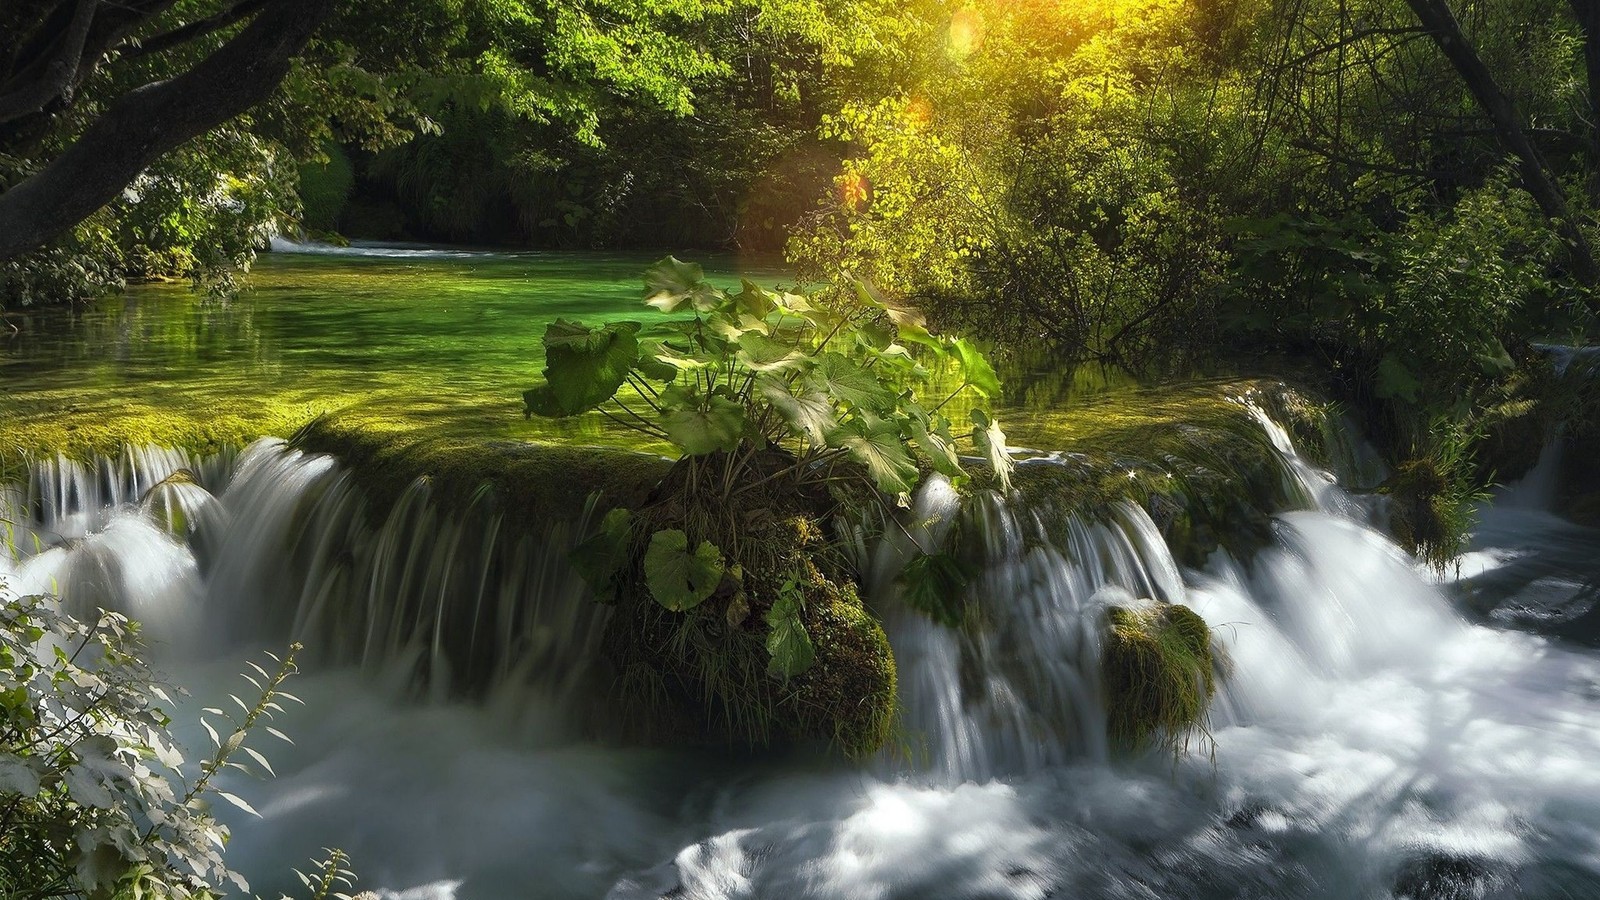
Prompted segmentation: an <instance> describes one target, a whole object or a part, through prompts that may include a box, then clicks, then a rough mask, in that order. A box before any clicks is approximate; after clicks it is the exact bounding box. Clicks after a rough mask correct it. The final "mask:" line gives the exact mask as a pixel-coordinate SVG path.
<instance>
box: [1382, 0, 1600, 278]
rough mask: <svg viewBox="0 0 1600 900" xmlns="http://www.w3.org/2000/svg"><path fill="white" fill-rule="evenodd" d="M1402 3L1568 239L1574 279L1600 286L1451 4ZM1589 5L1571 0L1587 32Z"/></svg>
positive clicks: (1588, 254) (1553, 188)
mask: <svg viewBox="0 0 1600 900" xmlns="http://www.w3.org/2000/svg"><path fill="white" fill-rule="evenodd" d="M1406 5H1408V6H1410V7H1411V10H1412V12H1414V13H1416V16H1417V19H1418V20H1419V21H1420V22H1421V23H1422V26H1423V27H1424V28H1425V29H1427V32H1428V35H1429V37H1431V38H1433V42H1434V43H1435V44H1437V45H1438V47H1439V50H1440V52H1441V53H1443V54H1444V56H1445V58H1446V59H1448V60H1450V64H1451V65H1452V66H1453V67H1454V68H1455V70H1456V72H1457V73H1459V74H1460V76H1461V80H1462V82H1463V83H1464V84H1465V85H1466V87H1467V90H1468V91H1470V92H1471V93H1472V97H1473V99H1474V100H1476V101H1477V103H1478V106H1479V107H1480V108H1481V109H1482V110H1483V112H1484V114H1485V115H1486V116H1488V117H1489V121H1490V122H1491V123H1493V126H1494V131H1495V136H1496V137H1497V138H1498V139H1499V141H1500V143H1501V144H1503V145H1504V146H1505V148H1506V151H1507V152H1509V153H1510V154H1511V155H1512V156H1513V157H1515V158H1516V161H1517V170H1518V172H1519V174H1520V175H1521V177H1522V186H1523V188H1524V189H1525V190H1527V192H1528V193H1529V194H1531V195H1532V196H1533V199H1534V201H1535V202H1537V203H1538V204H1539V210H1540V211H1541V212H1543V213H1544V215H1545V218H1547V219H1549V220H1550V222H1551V223H1552V224H1553V225H1554V226H1555V228H1556V229H1557V230H1558V231H1559V232H1560V234H1561V236H1562V238H1563V239H1564V240H1565V241H1566V243H1567V255H1568V263H1569V265H1570V266H1571V267H1572V274H1573V277H1575V278H1577V279H1578V280H1579V281H1580V282H1582V283H1583V284H1584V285H1585V286H1587V287H1590V288H1593V287H1595V286H1597V285H1600V268H1597V266H1596V264H1595V259H1594V251H1593V250H1592V249H1591V248H1590V246H1589V240H1588V238H1587V237H1585V236H1584V233H1583V230H1582V229H1581V228H1579V227H1578V224H1577V222H1575V221H1573V218H1572V210H1571V209H1570V208H1569V207H1568V204H1567V199H1566V197H1565V195H1563V194H1562V193H1561V188H1560V187H1559V186H1557V185H1556V183H1555V180H1554V179H1553V178H1552V177H1551V176H1550V168H1549V166H1548V165H1547V164H1546V163H1545V161H1544V157H1543V155H1542V154H1541V153H1540V152H1539V148H1537V147H1535V146H1534V144H1533V141H1532V140H1530V139H1529V138H1528V133H1527V131H1526V129H1524V128H1523V126H1522V120H1521V118H1520V117H1519V115H1518V114H1517V111H1516V109H1515V107H1513V106H1512V104H1511V99H1510V98H1509V97H1507V96H1506V93H1505V91H1503V90H1502V89H1501V88H1500V85H1499V83H1498V82H1496V81H1495V78H1494V75H1493V73H1491V72H1490V71H1489V67H1488V66H1486V65H1484V62H1483V59H1482V58H1481V57H1480V56H1479V55H1478V51H1477V49H1476V48H1475V47H1474V46H1473V45H1472V42H1471V41H1469V40H1468V39H1467V36H1466V35H1465V34H1464V33H1463V32H1462V30H1461V25H1460V23H1458V22H1457V21H1456V17H1455V13H1453V12H1452V11H1451V10H1450V5H1449V4H1448V3H1447V2H1446V0H1406ZM1593 5H1594V4H1592V3H1591V2H1590V0H1572V6H1573V9H1574V11H1576V12H1577V13H1578V14H1579V17H1580V21H1582V22H1583V23H1584V27H1585V29H1586V30H1587V29H1591V28H1592V25H1593V24H1594V23H1593V21H1591V20H1592V19H1593V18H1594V16H1595V12H1594V10H1592V9H1590V8H1589V7H1591V6H1593ZM1589 35H1590V40H1588V41H1587V42H1586V45H1587V46H1586V48H1585V59H1586V60H1589V61H1590V62H1591V67H1590V84H1591V87H1590V91H1591V97H1590V103H1591V104H1593V103H1594V102H1595V97H1594V96H1592V92H1593V90H1594V88H1593V84H1594V79H1595V70H1594V69H1593V65H1592V60H1593V58H1594V56H1595V51H1594V49H1593V38H1594V35H1593V34H1592V31H1591V32H1589ZM1590 127H1591V131H1593V130H1594V129H1595V128H1600V122H1594V123H1591V126H1590Z"/></svg>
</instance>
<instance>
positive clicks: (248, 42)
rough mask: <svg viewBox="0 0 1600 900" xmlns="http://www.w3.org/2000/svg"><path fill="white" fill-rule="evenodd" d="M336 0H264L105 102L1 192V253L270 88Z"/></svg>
mask: <svg viewBox="0 0 1600 900" xmlns="http://www.w3.org/2000/svg"><path fill="white" fill-rule="evenodd" d="M336 2H337V0H269V2H267V3H266V5H265V6H264V7H263V8H262V10H261V11H260V13H259V14H258V15H257V16H256V18H255V19H254V20H253V21H252V22H251V23H250V24H249V25H248V26H246V27H245V29H244V30H243V31H242V32H240V33H239V34H238V35H237V36H235V37H234V38H233V39H232V40H230V41H228V42H227V43H226V44H224V45H223V46H222V47H220V48H218V49H217V50H216V51H215V52H213V53H212V54H211V55H210V56H208V57H206V59H205V60H203V61H202V62H201V63H200V64H199V65H197V66H195V67H194V68H193V69H191V70H190V71H188V72H186V73H185V74H183V75H180V76H178V77H177V78H174V79H172V80H170V81H162V82H156V83H153V84H147V85H145V86H144V87H141V88H138V89H136V90H134V91H130V92H129V93H127V94H126V95H124V96H123V97H122V98H120V99H119V100H117V101H116V102H115V103H113V104H112V105H111V106H110V108H109V109H107V110H106V112H105V114H104V115H102V116H101V117H100V118H99V119H98V120H96V121H95V123H94V124H93V125H91V126H90V127H89V128H88V130H87V131H85V132H84V133H83V135H82V136H81V137H79V138H78V140H77V141H76V142H75V143H73V145H72V146H71V147H69V148H68V149H67V150H66V151H65V152H64V153H62V154H61V155H60V156H58V157H57V158H56V159H55V160H54V161H52V162H51V163H50V164H49V165H47V166H45V167H44V168H43V169H41V170H40V171H39V172H37V173H35V174H34V175H32V176H31V177H29V178H27V179H26V180H24V181H23V182H21V183H20V184H18V185H17V186H16V187H13V188H12V189H11V190H9V191H7V192H5V193H4V194H0V260H5V259H10V258H12V257H15V256H17V255H19V254H22V253H26V252H28V251H29V250H32V249H34V248H37V247H39V246H42V245H43V244H45V243H46V242H48V241H50V240H51V239H53V238H55V237H56V236H57V235H60V234H61V233H63V232H65V231H66V230H67V229H69V228H71V227H72V226H73V225H76V224H77V223H78V222H81V221H83V219H85V218H87V217H88V216H89V215H91V214H93V213H94V211H95V210H97V209H99V208H100V207H102V206H104V205H105V204H107V203H109V202H111V200H113V199H115V198H116V196H117V195H118V194H120V193H121V192H122V191H123V189H124V188H126V187H127V186H128V185H129V184H131V183H132V182H133V180H134V179H135V178H137V177H138V176H139V173H140V172H142V171H144V170H145V169H146V168H147V167H148V166H149V165H150V164H151V163H153V162H155V161H156V160H157V159H159V158H160V157H161V156H162V155H163V154H165V153H168V152H169V151H171V150H173V149H175V148H177V147H178V146H180V145H182V144H183V143H185V142H187V141H189V140H190V139H192V138H194V137H196V136H198V135H200V134H203V133H205V132H206V131H208V130H210V129H211V128H214V127H216V126H217V125H219V124H221V123H223V122H225V121H227V120H228V119H231V118H233V117H234V116H236V115H238V114H240V113H242V112H244V111H245V110H247V109H249V108H250V107H252V106H254V105H256V104H257V103H259V102H261V101H262V100H264V99H266V98H267V97H268V96H269V95H271V93H272V91H273V90H274V89H275V88H277V86H278V83H279V82H281V81H282V80H283V77H284V75H285V74H287V73H288V69H289V61H290V59H291V58H293V57H294V56H295V55H296V54H298V53H299V52H300V51H301V49H302V48H304V47H305V44H306V42H307V41H308V40H310V38H311V35H312V34H313V33H314V32H315V31H316V30H317V28H318V27H319V26H320V25H321V24H322V22H323V20H324V19H325V18H327V16H328V14H329V13H330V12H331V11H332V9H333V6H334V4H335V3H336Z"/></svg>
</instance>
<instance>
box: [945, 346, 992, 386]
mask: <svg viewBox="0 0 1600 900" xmlns="http://www.w3.org/2000/svg"><path fill="white" fill-rule="evenodd" d="M951 346H952V347H953V348H954V349H955V351H956V355H957V357H958V358H959V359H960V360H961V377H962V378H965V379H966V382H967V384H969V385H971V386H972V389H973V390H975V391H977V392H978V393H979V394H982V395H983V396H984V397H993V396H995V395H996V394H998V393H1000V378H999V376H997V375H995V373H994V367H993V366H991V365H989V360H988V359H986V358H985V357H984V355H983V353H982V352H981V351H979V350H978V348H977V347H974V346H973V345H972V342H971V341H968V340H967V339H966V338H962V339H961V340H958V341H956V342H954V343H953V344H951Z"/></svg>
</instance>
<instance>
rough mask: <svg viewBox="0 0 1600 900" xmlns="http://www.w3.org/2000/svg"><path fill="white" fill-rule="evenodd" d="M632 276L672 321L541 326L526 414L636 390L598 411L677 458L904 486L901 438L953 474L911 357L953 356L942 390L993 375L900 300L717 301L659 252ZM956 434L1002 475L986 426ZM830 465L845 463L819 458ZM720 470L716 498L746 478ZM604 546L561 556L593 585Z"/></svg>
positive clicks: (1000, 449)
mask: <svg viewBox="0 0 1600 900" xmlns="http://www.w3.org/2000/svg"><path fill="white" fill-rule="evenodd" d="M645 281H646V284H647V285H648V288H647V292H646V294H647V296H646V302H647V303H648V304H649V305H650V306H652V307H653V308H655V309H658V310H661V311H663V312H668V313H675V314H678V315H677V316H676V317H674V318H672V319H670V320H665V321H662V322H660V323H658V324H656V325H654V326H652V328H651V330H650V333H649V335H648V337H647V338H646V339H644V340H640V337H639V334H640V331H641V326H640V325H639V324H638V323H634V322H621V323H614V324H609V325H604V326H600V327H589V326H585V325H582V324H579V323H576V322H569V321H566V320H561V321H557V322H556V323H554V324H553V325H551V326H549V328H548V329H547V330H546V333H545V339H544V343H545V347H546V363H547V364H546V368H545V378H546V382H545V383H544V384H541V385H539V386H537V387H535V388H533V389H532V390H530V391H528V392H526V393H525V394H524V395H523V400H524V402H525V404H526V406H527V411H528V413H529V414H530V415H533V414H538V415H543V416H552V417H555V416H571V415H576V414H578V413H581V412H584V411H586V410H590V409H594V408H595V407H597V406H599V405H600V404H602V403H605V402H607V401H608V400H614V399H617V400H619V401H620V398H617V396H616V395H617V391H618V390H620V389H623V386H624V384H629V388H628V389H629V390H630V391H631V390H632V388H633V387H637V388H638V390H639V392H640V395H641V396H639V397H637V398H634V397H632V396H631V395H630V397H629V398H628V400H627V402H618V403H616V404H615V408H614V409H612V410H611V417H612V418H613V419H615V420H617V421H619V422H620V423H621V424H623V425H624V426H626V427H629V428H632V429H633V430H635V431H638V432H641V433H644V434H646V435H648V436H650V437H651V438H655V439H664V440H667V441H670V442H672V443H673V444H674V445H676V446H677V447H678V449H679V450H681V451H682V452H683V454H684V455H685V456H689V457H695V456H706V455H709V454H713V453H719V452H726V453H732V452H734V451H737V450H739V449H740V448H741V447H751V448H755V449H759V450H767V449H773V448H775V449H778V450H780V451H782V452H784V453H787V454H789V455H790V456H791V457H792V458H793V460H794V465H795V466H797V467H805V468H806V469H807V470H808V471H815V472H819V473H822V477H823V478H825V479H828V480H837V479H858V480H860V479H865V480H869V481H870V482H871V483H872V484H873V485H874V486H876V487H877V488H879V489H880V490H882V491H885V492H887V493H891V494H905V493H908V492H909V491H910V490H911V489H912V488H914V487H915V486H916V482H917V480H918V478H919V475H920V472H919V470H918V468H917V466H916V464H915V462H914V461H913V458H912V455H911V452H912V444H913V442H914V443H915V446H916V447H918V448H920V452H921V453H924V454H926V455H927V456H928V458H929V459H930V460H931V461H932V465H933V467H934V469H936V470H937V471H939V472H940V473H942V474H944V475H946V476H948V477H950V478H955V479H959V478H962V477H964V476H965V474H966V473H965V471H964V470H963V468H962V463H961V457H960V456H959V455H958V454H957V452H956V449H955V439H954V438H953V437H952V435H951V430H950V423H949V421H948V420H946V419H945V418H943V417H941V416H938V415H933V414H929V413H927V412H924V411H923V410H922V408H921V407H919V406H918V404H917V398H916V390H917V387H918V386H920V385H922V384H925V383H927V382H928V380H929V377H930V376H929V370H928V368H926V367H925V366H924V365H923V363H925V362H929V361H938V362H940V363H941V364H945V363H949V362H950V361H951V360H954V361H955V362H956V363H958V364H959V365H960V371H961V375H962V382H961V386H960V388H958V389H957V393H961V392H963V391H967V390H972V391H975V392H976V393H978V394H980V395H982V396H984V397H990V396H994V395H996V394H998V392H999V389H1000V383H999V379H998V378H997V377H996V376H995V372H994V368H993V367H992V366H991V365H990V364H989V362H988V360H987V359H985V358H984V356H983V353H982V352H981V351H979V350H978V349H977V347H975V346H973V345H972V344H971V343H969V342H967V341H964V340H952V339H949V338H946V337H939V336H935V335H933V334H930V333H929V332H928V330H927V328H926V327H925V326H924V324H923V320H922V318H921V315H920V314H919V313H918V311H917V310H916V309H914V308H912V307H909V306H903V305H897V303H896V302H895V301H893V300H891V299H886V298H885V297H884V295H882V294H880V293H879V291H878V290H877V289H875V288H874V287H872V286H871V285H870V284H867V283H865V282H862V283H859V284H857V285H856V302H855V303H854V304H845V305H843V306H840V305H836V304H821V303H819V304H817V305H815V306H814V305H812V302H811V301H810V300H808V299H807V298H806V297H804V296H800V295H796V294H789V293H779V292H774V291H769V290H766V289H764V288H761V287H759V286H757V285H755V284H753V283H751V282H749V281H746V282H744V283H743V285H742V287H741V289H740V290H739V291H738V292H737V293H731V294H730V293H729V292H727V291H723V290H721V289H718V288H715V287H713V286H711V285H709V284H708V283H707V282H706V280H705V273H704V271H703V270H702V269H701V268H700V267H699V266H697V265H694V264H692V263H685V262H682V261H680V260H678V259H674V258H673V257H670V256H669V257H667V258H665V259H663V260H661V261H660V262H658V263H656V264H655V265H653V266H651V267H650V269H649V271H648V272H647V273H646V275H645ZM951 396H952V397H953V396H954V395H951ZM949 399H951V398H950V397H946V398H945V401H944V402H948V400H949ZM940 405H943V403H941V404H940ZM972 437H973V440H974V442H975V443H976V444H977V447H978V449H979V451H980V452H983V453H984V454H985V455H986V456H987V457H988V458H989V459H990V461H991V462H992V463H993V464H994V466H995V471H996V474H997V477H999V478H1000V479H1001V481H1002V482H1003V483H1004V482H1006V481H1007V479H1008V478H1009V475H1010V459H1009V457H1007V456H1006V453H1005V435H1004V434H1003V433H1002V432H1001V431H1000V429H999V426H998V425H996V424H994V423H993V422H991V421H990V420H989V419H988V418H987V417H984V418H983V419H982V421H981V422H980V423H979V424H978V427H977V428H975V429H974V432H973V436H972ZM750 458H753V455H751V456H749V457H738V459H744V460H748V459H750ZM844 458H848V459H849V460H851V461H853V462H854V463H857V464H859V465H845V466H835V465H834V463H836V462H843V461H844ZM798 470H799V469H798V468H797V471H798ZM720 477H721V478H723V479H727V480H730V482H731V483H728V484H722V485H719V487H720V488H721V489H722V490H723V495H724V496H731V495H732V493H733V492H734V491H735V490H736V489H737V483H736V482H737V480H738V479H740V478H747V477H757V478H759V477H761V476H752V474H751V472H749V471H748V470H747V468H746V466H744V465H733V466H730V467H726V468H725V469H724V470H723V473H722V475H721V476H720ZM614 544H615V542H614V541H611V540H610V539H609V538H608V537H607V536H606V535H605V534H600V535H596V536H593V537H591V538H590V540H589V541H586V542H585V544H584V545H583V546H581V547H580V548H578V549H577V550H575V551H574V564H575V565H578V566H579V567H580V570H582V571H584V574H585V577H587V578H588V579H589V581H590V583H591V584H592V585H594V586H595V587H596V589H597V590H598V591H600V592H601V593H604V591H605V590H606V588H607V586H608V585H609V582H608V581H607V580H606V572H607V570H606V569H605V565H606V564H607V562H608V560H609V558H610V556H611V555H612V554H613V553H614V552H615V549H616V548H615V546H614Z"/></svg>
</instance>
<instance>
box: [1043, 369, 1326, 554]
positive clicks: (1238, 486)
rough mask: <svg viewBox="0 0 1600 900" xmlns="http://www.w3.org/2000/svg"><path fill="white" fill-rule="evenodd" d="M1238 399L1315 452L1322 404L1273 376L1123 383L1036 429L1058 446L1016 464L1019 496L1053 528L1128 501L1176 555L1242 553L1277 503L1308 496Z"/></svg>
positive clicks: (1264, 538)
mask: <svg viewBox="0 0 1600 900" xmlns="http://www.w3.org/2000/svg"><path fill="white" fill-rule="evenodd" d="M1246 401H1247V402H1249V403H1252V404H1254V405H1256V406H1258V407H1260V408H1262V409H1265V410H1267V411H1268V412H1269V413H1270V414H1271V415H1272V417H1273V419H1274V420H1276V421H1279V422H1284V423H1286V424H1287V427H1288V428H1289V430H1290V431H1291V432H1292V433H1293V435H1294V438H1295V440H1296V445H1297V447H1301V448H1304V449H1305V450H1306V452H1307V453H1309V454H1310V455H1312V456H1313V458H1315V457H1317V456H1318V455H1320V454H1322V453H1324V452H1325V448H1324V444H1325V441H1324V435H1325V434H1326V429H1325V422H1326V417H1327V413H1326V409H1325V407H1324V406H1322V405H1320V404H1317V403H1315V402H1313V401H1311V400H1309V399H1307V398H1306V396H1305V395H1303V394H1301V393H1300V392H1298V391H1296V390H1294V389H1292V388H1290V387H1287V386H1286V385H1283V384H1282V383H1279V382H1272V381H1263V380H1251V381H1227V382H1204V383H1199V384H1192V385H1184V386H1180V387H1177V388H1168V389H1162V390H1159V391H1129V392H1121V393H1118V394H1114V395H1109V396H1106V397H1102V398H1096V399H1094V400H1093V401H1090V402H1085V403H1082V404H1080V405H1078V406H1077V407H1075V408H1073V409H1071V410H1069V411H1066V412H1063V413H1061V414H1059V415H1057V416H1054V417H1053V418H1052V420H1051V422H1050V423H1049V426H1048V428H1047V430H1046V432H1045V433H1046V434H1047V435H1048V436H1049V437H1050V438H1052V440H1053V443H1052V446H1056V447H1060V448H1062V449H1063V450H1064V451H1065V452H1064V453H1063V454H1061V455H1060V456H1059V457H1056V458H1050V459H1037V460H1030V461H1026V462H1024V463H1023V464H1022V465H1019V466H1018V468H1017V470H1016V473H1015V475H1014V477H1013V481H1014V482H1015V485H1016V488H1017V492H1018V495H1019V496H1020V498H1021V499H1022V501H1023V502H1024V503H1026V504H1028V506H1029V507H1030V508H1032V509H1033V510H1034V511H1035V512H1036V513H1038V514H1039V515H1041V516H1042V517H1044V519H1046V520H1047V521H1046V525H1047V527H1051V528H1052V530H1054V528H1055V527H1057V526H1059V525H1060V524H1061V522H1058V521H1055V520H1062V521H1064V520H1065V519H1066V518H1068V517H1070V516H1073V515H1079V516H1083V515H1087V516H1096V515H1099V513H1100V511H1102V510H1105V509H1108V508H1109V507H1110V506H1111V505H1112V504H1114V503H1116V502H1118V501H1122V500H1127V501H1131V502H1133V503H1135V504H1138V505H1139V506H1141V507H1143V508H1144V509H1145V511H1146V512H1147V513H1149V514H1150V517H1151V519H1152V520H1154V521H1155V523H1156V525H1157V526H1159V527H1160V528H1161V531H1162V535H1163V537H1165V538H1166V540H1167V543H1168V545H1169V546H1170V547H1171V548H1172V550H1173V553H1174V554H1175V555H1176V556H1177V557H1178V558H1179V559H1180V560H1181V561H1183V562H1184V563H1186V564H1190V565H1199V564H1202V563H1203V562H1204V560H1205V557H1206V555H1207V554H1209V553H1210V552H1211V551H1212V550H1214V549H1216V548H1218V547H1222V548H1224V549H1226V550H1228V551H1229V552H1230V553H1232V554H1233V555H1235V556H1236V557H1248V556H1249V555H1251V554H1253V553H1254V552H1255V550H1257V549H1258V548H1260V547H1262V546H1265V545H1266V544H1267V543H1269V542H1270V540H1271V521H1272V516H1273V515H1274V514H1275V513H1277V512H1279V511H1281V510H1283V509H1286V508H1293V507H1296V506H1303V505H1305V504H1307V503H1309V501H1310V498H1309V497H1306V496H1303V495H1301V494H1300V492H1299V487H1298V484H1297V483H1296V482H1295V480H1294V479H1293V478H1292V477H1290V474H1289V472H1288V471H1287V470H1286V468H1285V466H1284V462H1283V458H1282V455H1281V454H1280V453H1279V452H1278V450H1277V449H1276V448H1275V447H1274V446H1273V443H1272V439H1271V437H1270V436H1269V435H1268V434H1267V433H1266V431H1265V430H1264V429H1263V428H1262V427H1261V424H1260V422H1259V421H1257V420H1256V418H1255V416H1254V415H1253V414H1252V413H1251V412H1250V410H1249V408H1248V407H1247V406H1246V405H1245V402H1246Z"/></svg>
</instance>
